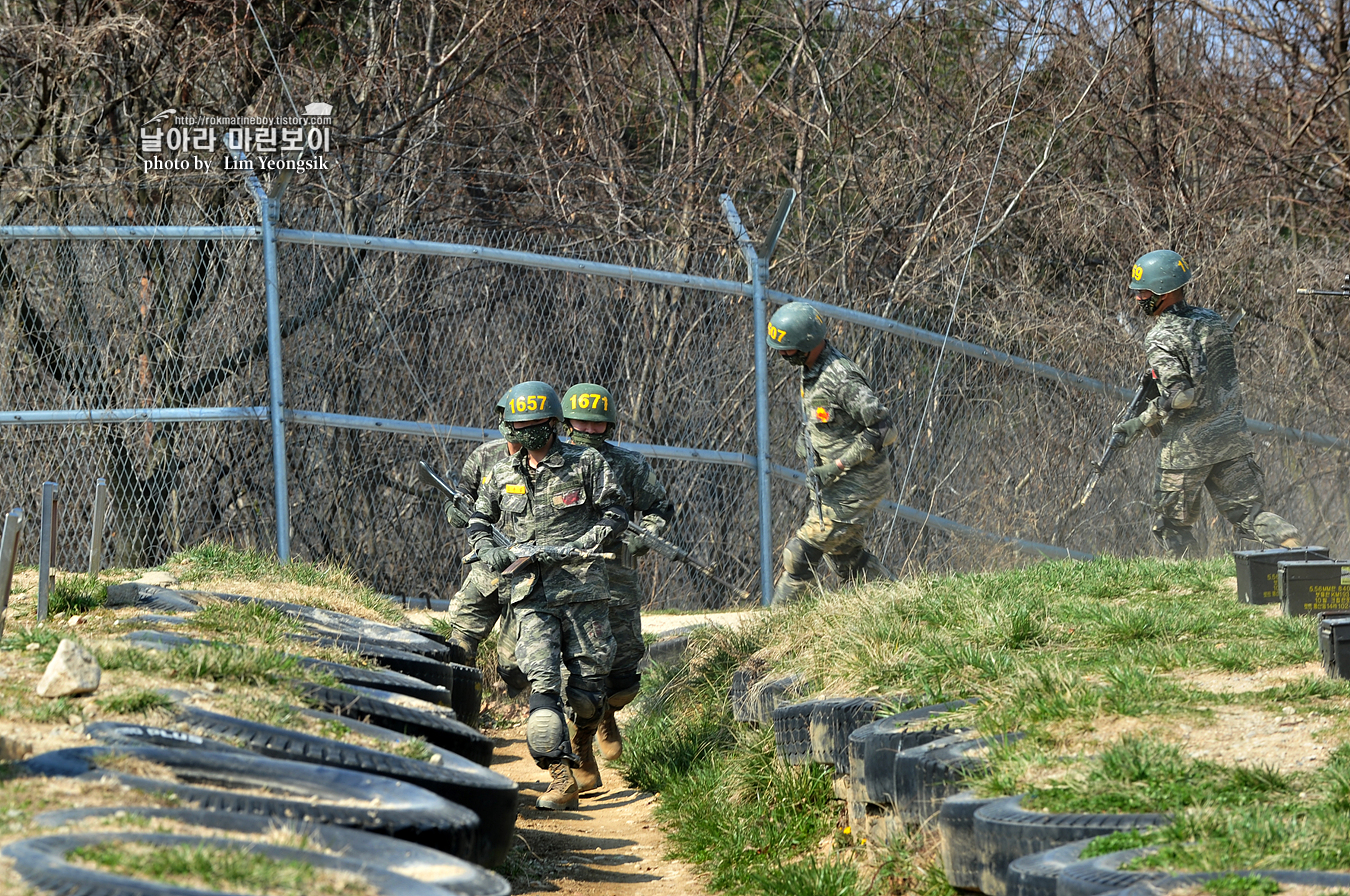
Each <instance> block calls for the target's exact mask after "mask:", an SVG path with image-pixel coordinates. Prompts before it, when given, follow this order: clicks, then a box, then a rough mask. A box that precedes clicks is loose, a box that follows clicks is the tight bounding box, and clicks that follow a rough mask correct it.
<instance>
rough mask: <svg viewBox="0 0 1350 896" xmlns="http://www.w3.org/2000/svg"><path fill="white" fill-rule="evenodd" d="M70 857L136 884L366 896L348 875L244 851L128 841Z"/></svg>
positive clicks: (269, 895)
mask: <svg viewBox="0 0 1350 896" xmlns="http://www.w3.org/2000/svg"><path fill="white" fill-rule="evenodd" d="M70 858H72V859H75V860H77V861H78V862H81V863H85V864H88V865H93V866H96V867H98V868H102V869H105V870H108V871H111V872H114V873H116V874H122V875H128V876H130V877H135V878H139V879H145V880H155V881H163V882H165V883H171V884H179V885H184V886H192V887H209V888H211V889H224V888H229V889H230V890H231V891H232V892H242V893H258V894H267V896H274V894H275V896H290V894H295V896H301V894H310V893H319V894H325V896H346V894H352V896H358V894H361V896H364V894H366V893H368V892H369V889H368V888H367V887H366V886H365V884H364V883H363V882H361V881H360V880H359V879H358V878H356V877H354V876H352V875H348V874H332V873H326V872H320V871H316V870H315V868H314V866H312V865H310V864H308V863H305V862H293V861H279V860H277V859H273V858H270V857H268V856H262V855H258V854H257V853H254V852H252V851H250V850H248V849H237V850H234V849H218V848H216V847H212V846H206V845H185V844H184V845H174V846H151V845H148V844H144V843H138V842H136V841H132V840H111V841H107V842H104V843H96V844H91V845H89V846H81V847H80V848H78V849H76V850H73V851H72V852H71V853H70Z"/></svg>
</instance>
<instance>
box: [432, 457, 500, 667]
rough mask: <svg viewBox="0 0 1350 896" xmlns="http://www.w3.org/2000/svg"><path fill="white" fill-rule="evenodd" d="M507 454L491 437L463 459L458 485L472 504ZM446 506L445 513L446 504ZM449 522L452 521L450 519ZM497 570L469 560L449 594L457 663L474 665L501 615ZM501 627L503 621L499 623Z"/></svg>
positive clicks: (452, 636) (451, 625) (448, 613)
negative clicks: (456, 587)
mask: <svg viewBox="0 0 1350 896" xmlns="http://www.w3.org/2000/svg"><path fill="white" fill-rule="evenodd" d="M508 457H510V454H508V453H507V447H506V439H493V440H492V441H490V442H484V443H483V444H482V445H480V446H479V447H477V448H475V449H474V450H473V451H472V452H471V453H470V454H469V456H468V458H466V459H465V461H464V466H463V467H461V468H460V472H459V487H460V489H461V490H462V491H463V492H464V494H465V496H466V497H467V498H468V499H469V504H470V505H472V504H473V503H474V502H475V501H477V500H478V488H479V486H480V485H481V484H482V482H483V480H484V479H486V477H487V474H488V472H489V471H491V469H492V467H493V466H494V465H496V463H497V462H498V461H502V460H505V459H506V458H508ZM446 509H447V516H448V511H449V507H447V508H446ZM452 525H453V521H452ZM497 578H498V577H497V574H496V573H495V572H493V571H492V570H490V569H488V568H487V567H486V566H484V565H483V564H482V563H471V564H470V565H469V573H468V575H466V576H465V577H464V584H463V585H462V586H461V587H460V589H459V591H457V592H455V595H454V597H452V598H450V608H449V609H448V610H447V611H446V615H447V616H448V617H449V621H450V628H451V635H450V640H451V642H452V645H453V646H452V650H455V653H456V654H457V655H456V656H454V657H453V659H454V661H455V662H457V663H464V664H465V665H474V664H475V663H476V662H477V660H478V645H479V644H481V643H482V641H483V639H484V638H486V637H487V636H488V632H490V631H492V626H493V625H495V624H496V622H497V618H498V617H499V616H500V615H501V610H502V603H503V601H501V600H500V599H499V597H498V594H497ZM502 627H503V628H505V627H506V626H505V624H503V626H502Z"/></svg>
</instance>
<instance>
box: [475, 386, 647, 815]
mask: <svg viewBox="0 0 1350 896" xmlns="http://www.w3.org/2000/svg"><path fill="white" fill-rule="evenodd" d="M562 419H563V409H562V402H560V401H559V400H558V393H557V392H554V391H553V388H552V387H551V386H549V385H548V384H547V383H541V382H537V381H535V382H527V383H521V384H520V385H518V386H515V387H513V388H512V389H511V390H510V391H509V392H507V394H506V411H505V413H504V415H503V420H504V421H505V422H506V423H507V424H509V425H510V426H511V428H512V430H513V436H514V437H515V438H516V439H517V440H519V442H520V444H521V445H522V446H523V450H521V451H520V452H518V453H517V454H515V455H513V456H512V457H510V458H508V459H506V460H503V461H499V462H498V463H497V464H496V465H495V466H494V467H493V468H492V469H491V471H489V473H488V475H487V477H486V481H484V482H483V483H482V488H481V489H480V490H479V492H478V503H477V504H476V505H475V507H474V514H473V517H472V518H471V519H470V520H469V538H470V539H471V540H472V541H473V542H474V545H475V546H476V548H477V549H478V556H479V558H480V559H481V560H482V561H483V563H484V565H486V566H487V567H488V568H489V569H492V570H493V571H495V572H501V571H502V570H504V569H506V567H507V566H509V565H511V564H512V562H514V560H515V555H514V554H513V553H512V551H511V549H510V548H503V547H497V546H496V545H494V544H493V542H492V531H491V526H492V524H493V523H496V522H498V521H500V522H501V523H502V525H503V526H504V527H505V528H506V530H507V531H508V532H509V533H510V534H511V536H512V538H513V539H514V540H515V541H516V542H517V543H521V542H532V543H534V544H536V545H538V546H541V547H545V546H546V547H570V548H577V549H580V550H588V551H598V550H600V549H601V548H602V547H603V546H604V545H605V544H606V543H607V542H610V541H613V540H614V539H615V538H616V537H617V536H618V535H619V534H620V533H622V532H623V530H624V527H625V525H626V524H627V522H628V514H627V512H626V511H625V510H624V509H623V508H624V504H625V502H626V498H625V497H624V495H623V492H622V490H621V489H620V488H619V485H618V483H617V482H616V481H615V479H614V477H613V475H612V474H611V473H610V470H609V467H608V466H607V465H606V464H605V461H604V458H602V457H601V456H600V453H599V452H598V451H596V450H595V449H594V448H585V447H583V446H580V445H569V444H567V443H565V442H562V441H560V440H559V439H558V437H557V428H558V424H559V423H561V422H562ZM503 587H507V588H509V590H510V602H511V611H512V613H513V614H514V616H515V621H516V632H517V634H518V637H519V643H518V644H517V645H516V659H517V661H518V662H519V664H520V668H521V669H522V670H523V671H524V673H525V675H526V676H527V677H528V678H529V681H530V686H531V688H533V693H531V694H530V715H529V718H528V719H527V720H526V724H525V740H526V744H527V746H528V747H529V750H530V755H531V756H532V757H534V760H535V762H536V763H537V764H538V766H539V767H540V768H547V769H548V770H549V775H550V777H551V779H552V780H551V783H550V785H549V788H548V790H547V791H545V792H544V794H543V795H542V796H540V797H539V799H538V800H536V801H535V805H536V806H538V807H539V808H541V809H572V808H575V807H576V806H577V804H578V800H577V793H578V791H577V782H576V778H575V777H573V775H572V768H571V767H572V766H575V765H576V764H577V762H578V760H577V757H576V756H575V755H574V754H573V753H572V751H571V749H570V748H569V747H570V745H569V743H568V737H567V722H566V721H565V720H564V718H563V706H562V694H563V682H562V669H563V667H564V666H565V667H566V669H567V673H568V680H567V690H566V694H567V704H568V706H570V707H571V709H572V716H573V720H574V721H575V723H576V726H577V730H578V731H579V732H581V731H588V732H589V736H594V734H595V729H596V728H597V727H598V726H599V724H600V717H601V715H603V713H604V706H605V676H607V675H608V674H609V670H610V666H611V665H612V663H613V661H614V636H613V635H612V634H610V630H609V583H608V580H607V578H606V576H605V564H604V563H603V562H601V561H599V560H569V561H566V562H564V563H561V564H559V563H554V562H550V561H549V560H548V559H547V558H544V557H539V558H537V559H536V560H535V561H534V562H531V563H529V564H528V565H526V566H524V567H523V569H521V570H520V572H519V573H518V574H517V575H515V576H513V577H512V578H511V579H510V580H509V581H508V582H506V583H504V584H503Z"/></svg>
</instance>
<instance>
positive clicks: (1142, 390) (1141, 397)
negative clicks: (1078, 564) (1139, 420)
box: [1078, 367, 1158, 507]
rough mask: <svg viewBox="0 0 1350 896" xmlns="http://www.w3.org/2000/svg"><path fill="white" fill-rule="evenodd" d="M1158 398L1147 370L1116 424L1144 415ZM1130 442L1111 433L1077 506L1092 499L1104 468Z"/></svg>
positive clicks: (1153, 378)
mask: <svg viewBox="0 0 1350 896" xmlns="http://www.w3.org/2000/svg"><path fill="white" fill-rule="evenodd" d="M1157 397H1158V378H1157V375H1156V374H1154V372H1153V369H1152V368H1151V367H1150V368H1147V369H1145V370H1144V372H1143V373H1141V374H1139V379H1138V380H1137V381H1136V382H1135V390H1134V397H1133V398H1131V399H1130V402H1129V404H1127V405H1125V408H1124V410H1122V411H1121V412H1120V415H1119V416H1118V417H1116V424H1117V425H1119V424H1121V423H1124V422H1125V421H1126V420H1132V419H1134V418H1135V417H1138V416H1139V415H1140V414H1142V413H1144V410H1145V409H1146V408H1147V407H1148V403H1149V402H1150V401H1152V400H1153V399H1155V398H1157ZM1154 430H1155V427H1149V432H1151V433H1152V432H1154ZM1129 441H1130V437H1129V436H1127V435H1125V433H1123V432H1112V433H1111V438H1110V440H1109V441H1108V442H1107V443H1106V450H1105V451H1103V452H1102V456H1101V460H1099V461H1097V462H1096V463H1095V464H1093V465H1092V476H1091V477H1090V478H1089V479H1088V483H1087V488H1085V489H1084V490H1083V497H1082V498H1081V499H1080V500H1079V502H1078V506H1079V507H1082V506H1083V505H1085V504H1087V502H1088V498H1090V497H1092V490H1093V489H1095V488H1096V487H1097V480H1098V479H1100V478H1101V476H1102V473H1103V472H1105V471H1106V467H1107V465H1108V464H1110V463H1111V460H1112V458H1114V457H1115V456H1116V453H1117V452H1119V451H1120V449H1122V448H1124V447H1125V444H1126V443H1127V442H1129Z"/></svg>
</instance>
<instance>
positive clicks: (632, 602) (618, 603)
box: [605, 562, 647, 693]
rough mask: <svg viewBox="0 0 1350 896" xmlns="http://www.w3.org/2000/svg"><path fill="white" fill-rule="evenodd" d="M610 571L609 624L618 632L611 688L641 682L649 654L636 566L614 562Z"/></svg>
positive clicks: (612, 690)
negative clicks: (640, 673) (640, 666)
mask: <svg viewBox="0 0 1350 896" xmlns="http://www.w3.org/2000/svg"><path fill="white" fill-rule="evenodd" d="M605 571H606V572H607V573H608V575H609V628H610V631H611V632H612V633H613V635H614V645H615V647H614V665H613V666H612V667H611V669H610V672H609V679H608V683H609V692H610V693H614V692H616V691H622V690H625V689H626V688H630V687H632V686H633V685H635V684H637V681H638V664H639V663H641V662H642V658H643V657H644V656H646V655H647V645H646V644H645V643H643V641H642V591H641V589H639V588H638V574H637V570H636V569H630V568H627V567H624V566H622V565H621V564H619V563H617V562H614V563H610V564H609V565H608V566H606V567H605Z"/></svg>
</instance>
